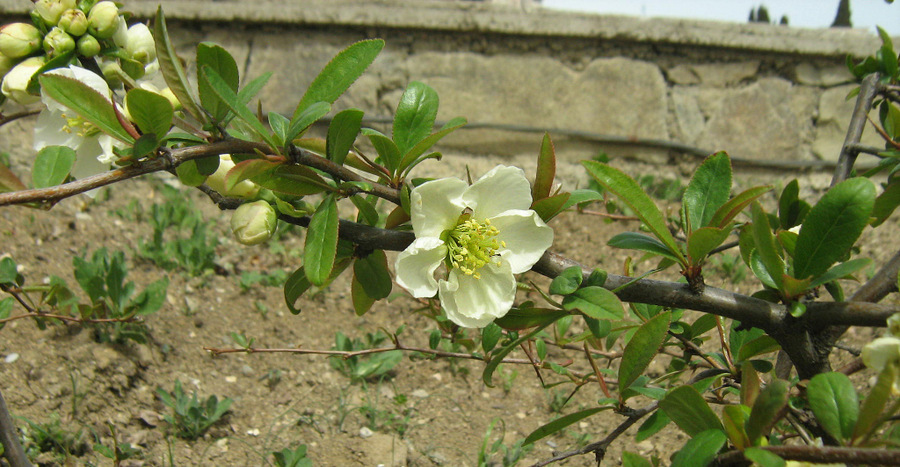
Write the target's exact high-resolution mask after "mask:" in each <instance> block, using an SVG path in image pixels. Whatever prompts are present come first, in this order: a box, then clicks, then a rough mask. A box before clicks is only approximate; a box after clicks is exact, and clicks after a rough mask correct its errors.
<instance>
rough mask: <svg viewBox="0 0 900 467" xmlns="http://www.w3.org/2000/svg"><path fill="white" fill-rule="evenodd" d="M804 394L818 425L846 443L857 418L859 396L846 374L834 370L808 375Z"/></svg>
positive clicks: (851, 434)
mask: <svg viewBox="0 0 900 467" xmlns="http://www.w3.org/2000/svg"><path fill="white" fill-rule="evenodd" d="M806 394H807V397H808V398H809V406H810V408H811V409H812V411H813V413H814V414H815V415H816V419H817V420H818V421H819V424H820V425H821V426H822V428H824V429H825V431H827V432H828V434H830V435H831V436H832V437H834V439H836V440H838V441H839V442H840V443H841V444H846V443H847V441H849V440H850V438H851V437H852V436H853V427H855V426H856V421H857V420H858V419H859V399H858V398H857V396H856V389H855V388H854V387H853V383H852V382H850V378H848V377H847V375H845V374H843V373H837V372H830V373H821V374H818V375H816V376H813V377H812V379H810V381H809V385H808V386H807V388H806Z"/></svg>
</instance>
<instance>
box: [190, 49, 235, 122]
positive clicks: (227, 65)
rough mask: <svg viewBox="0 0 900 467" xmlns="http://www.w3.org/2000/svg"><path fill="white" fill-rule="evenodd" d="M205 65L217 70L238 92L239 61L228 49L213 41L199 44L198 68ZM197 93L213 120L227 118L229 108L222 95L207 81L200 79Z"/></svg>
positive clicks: (218, 120) (229, 85) (230, 86)
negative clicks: (235, 59) (237, 61)
mask: <svg viewBox="0 0 900 467" xmlns="http://www.w3.org/2000/svg"><path fill="white" fill-rule="evenodd" d="M203 67H209V68H211V69H213V70H215V71H216V73H218V75H219V76H221V77H222V81H224V82H225V84H227V85H228V87H229V88H231V90H232V91H234V92H235V93H237V92H238V85H239V84H240V75H239V73H238V67H237V63H236V62H235V61H234V57H232V56H231V54H229V53H228V51H227V50H225V49H224V48H222V47H220V46H218V45H216V44H213V43H211V42H201V43H200V44H198V45H197V68H198V69H203ZM197 93H198V94H199V95H200V103H201V104H202V105H203V108H204V109H206V111H207V112H209V115H210V116H211V117H212V118H213V120H215V121H216V122H222V121H223V120H225V117H226V116H228V112H229V108H228V106H227V105H225V103H224V102H222V99H221V97H219V95H218V94H216V93H215V92H214V91H213V90H212V88H211V87H210V86H209V83H208V82H207V81H205V80H202V79H201V80H198V82H197Z"/></svg>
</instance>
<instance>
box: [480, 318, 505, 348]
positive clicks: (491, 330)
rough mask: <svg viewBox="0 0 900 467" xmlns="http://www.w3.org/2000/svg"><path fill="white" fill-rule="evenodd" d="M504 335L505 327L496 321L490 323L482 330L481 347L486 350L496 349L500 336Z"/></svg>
mask: <svg viewBox="0 0 900 467" xmlns="http://www.w3.org/2000/svg"><path fill="white" fill-rule="evenodd" d="M501 337H503V328H501V327H500V326H497V324H496V323H490V324H488V325H487V326H485V327H484V329H482V330H481V349H482V350H484V351H485V352H490V351H491V350H494V347H496V346H497V343H498V342H500V338H501Z"/></svg>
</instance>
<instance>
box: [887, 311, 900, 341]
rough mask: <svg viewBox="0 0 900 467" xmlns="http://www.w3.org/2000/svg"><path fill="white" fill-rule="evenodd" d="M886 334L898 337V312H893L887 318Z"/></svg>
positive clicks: (899, 317) (899, 335) (899, 323)
mask: <svg viewBox="0 0 900 467" xmlns="http://www.w3.org/2000/svg"><path fill="white" fill-rule="evenodd" d="M887 331H888V334H890V335H892V336H894V337H900V313H894V314H892V315H891V317H890V318H888V319H887Z"/></svg>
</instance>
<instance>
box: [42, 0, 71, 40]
mask: <svg viewBox="0 0 900 467" xmlns="http://www.w3.org/2000/svg"><path fill="white" fill-rule="evenodd" d="M73 8H75V0H37V1H36V2H34V11H35V12H37V14H38V15H40V16H41V19H42V20H44V24H46V25H47V26H50V27H53V26H56V25H57V23H58V22H59V18H60V16H62V14H63V12H64V11H66V10H71V9H73ZM82 34H83V33H82Z"/></svg>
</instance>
